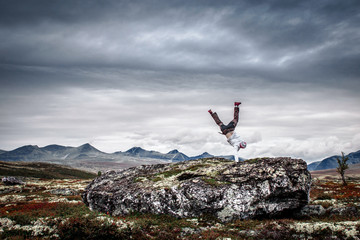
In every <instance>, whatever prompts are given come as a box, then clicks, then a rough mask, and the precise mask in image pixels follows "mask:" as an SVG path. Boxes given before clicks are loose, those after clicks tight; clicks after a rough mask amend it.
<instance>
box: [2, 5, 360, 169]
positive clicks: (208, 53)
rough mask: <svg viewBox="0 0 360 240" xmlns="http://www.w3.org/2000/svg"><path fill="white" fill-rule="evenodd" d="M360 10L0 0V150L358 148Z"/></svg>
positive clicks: (300, 152) (284, 152) (316, 153)
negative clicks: (240, 140) (236, 109)
mask: <svg viewBox="0 0 360 240" xmlns="http://www.w3.org/2000/svg"><path fill="white" fill-rule="evenodd" d="M359 5H360V3H359V1H340V0H338V1H335V0H333V1H331V0H330V1H315V0H311V1H288V0H286V1H285V0H284V1H236V2H234V1H160V0H159V1H81V0H78V1H45V0H44V1H0V39H1V41H0V77H1V78H0V84H1V88H0V94H1V95H0V114H1V119H0V131H1V136H0V148H1V149H5V150H11V149H14V148H16V147H19V146H22V145H25V144H37V145H40V146H44V145H47V144H52V143H57V144H63V145H81V144H83V143H85V142H90V143H92V144H93V145H94V146H95V147H97V148H99V149H100V150H103V151H106V152H114V151H119V150H122V151H123V150H127V149H128V148H130V147H133V146H140V147H144V148H146V149H149V150H158V151H161V152H168V151H170V150H172V149H174V148H177V149H179V150H180V151H182V152H184V153H185V154H188V155H197V154H201V153H202V152H204V151H207V152H210V153H212V154H232V151H233V150H232V148H231V146H229V145H228V144H227V142H226V139H225V138H224V137H223V136H222V135H220V134H218V133H217V132H218V129H217V126H216V125H215V124H214V123H213V120H212V119H211V117H210V116H209V114H208V113H207V110H208V109H209V108H212V109H213V111H217V112H218V113H219V115H220V117H221V118H222V119H223V120H224V122H228V121H230V120H231V116H232V106H233V102H234V101H238V100H240V101H242V102H243V104H242V105H241V112H240V123H239V126H238V128H237V129H238V132H239V133H240V135H242V136H243V137H244V139H245V140H247V142H248V144H249V145H248V148H247V149H246V150H244V151H243V152H241V153H240V156H242V157H258V156H292V157H300V158H303V159H305V160H307V161H308V162H310V161H314V160H318V159H321V158H323V157H326V156H329V155H332V154H339V153H340V151H345V152H350V151H356V150H359V148H360V131H359V130H360V107H359V103H360V101H359V100H360V97H359V94H358V92H359V90H360V79H359V76H360V72H359V66H360V49H359V42H360V41H359V40H360V29H359V22H360V21H359V20H360V19H359V18H360V12H359V9H360V6H359Z"/></svg>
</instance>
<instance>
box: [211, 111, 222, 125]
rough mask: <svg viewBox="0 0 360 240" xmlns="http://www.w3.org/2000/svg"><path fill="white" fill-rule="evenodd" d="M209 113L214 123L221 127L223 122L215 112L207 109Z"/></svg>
mask: <svg viewBox="0 0 360 240" xmlns="http://www.w3.org/2000/svg"><path fill="white" fill-rule="evenodd" d="M209 113H210V115H211V116H212V118H213V119H214V121H215V123H216V124H217V125H218V126H219V127H221V126H222V125H224V124H223V122H222V121H221V120H220V118H219V116H218V115H217V113H216V112H215V113H213V112H212V111H211V110H209Z"/></svg>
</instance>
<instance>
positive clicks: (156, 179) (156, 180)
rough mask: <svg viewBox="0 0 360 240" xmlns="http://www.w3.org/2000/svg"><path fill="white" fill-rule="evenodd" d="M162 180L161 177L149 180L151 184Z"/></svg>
mask: <svg viewBox="0 0 360 240" xmlns="http://www.w3.org/2000/svg"><path fill="white" fill-rule="evenodd" d="M161 180H162V178H161V177H154V178H151V181H153V182H159V181H161Z"/></svg>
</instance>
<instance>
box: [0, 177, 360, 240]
mask: <svg viewBox="0 0 360 240" xmlns="http://www.w3.org/2000/svg"><path fill="white" fill-rule="evenodd" d="M22 180H23V182H24V183H25V184H23V185H16V186H6V185H4V184H2V183H1V184H0V239H105V238H106V239H227V240H229V239H360V220H359V209H360V179H359V178H356V177H353V178H352V180H351V181H350V182H349V184H348V186H342V185H341V182H340V181H339V180H337V179H336V178H333V179H321V178H315V179H313V181H312V186H311V192H310V199H311V200H310V207H308V208H307V209H304V212H303V213H301V214H300V215H299V216H298V217H296V216H294V217H291V218H280V219H253V220H236V221H232V222H228V223H221V222H219V221H218V220H217V219H216V218H214V217H213V216H211V215H204V216H201V217H197V218H183V219H180V218H175V217H171V216H168V215H153V214H139V213H135V212H134V213H132V214H130V215H128V216H126V217H111V216H110V215H108V214H106V213H98V212H92V211H90V210H89V209H88V208H87V207H86V206H85V204H84V203H83V202H82V199H81V197H80V196H81V194H82V193H83V191H84V189H85V187H86V186H87V185H88V184H89V183H90V182H91V180H81V179H80V180H76V179H57V180H46V179H39V178H23V179H22Z"/></svg>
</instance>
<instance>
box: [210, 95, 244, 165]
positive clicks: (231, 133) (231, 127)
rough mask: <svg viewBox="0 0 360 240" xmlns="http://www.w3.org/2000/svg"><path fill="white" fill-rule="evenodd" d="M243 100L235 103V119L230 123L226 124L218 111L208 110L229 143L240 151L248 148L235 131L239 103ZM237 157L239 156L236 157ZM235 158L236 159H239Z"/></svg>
mask: <svg viewBox="0 0 360 240" xmlns="http://www.w3.org/2000/svg"><path fill="white" fill-rule="evenodd" d="M240 104H241V102H235V103H234V119H233V120H232V121H231V122H230V123H229V124H228V125H225V124H224V123H223V122H222V121H221V120H220V118H219V116H218V115H217V113H216V112H212V111H211V109H210V110H209V111H208V112H209V113H210V115H211V116H212V117H213V119H214V120H215V123H216V124H217V125H218V126H219V127H220V130H221V132H222V134H223V135H225V136H226V138H227V141H228V143H229V144H230V145H231V146H233V147H234V148H236V151H239V150H240V149H242V148H246V142H245V141H244V140H242V139H241V138H240V136H239V135H238V134H236V132H235V127H236V125H237V123H238V121H239V105H240ZM236 158H237V157H236ZM236 158H235V161H238V159H236Z"/></svg>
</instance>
